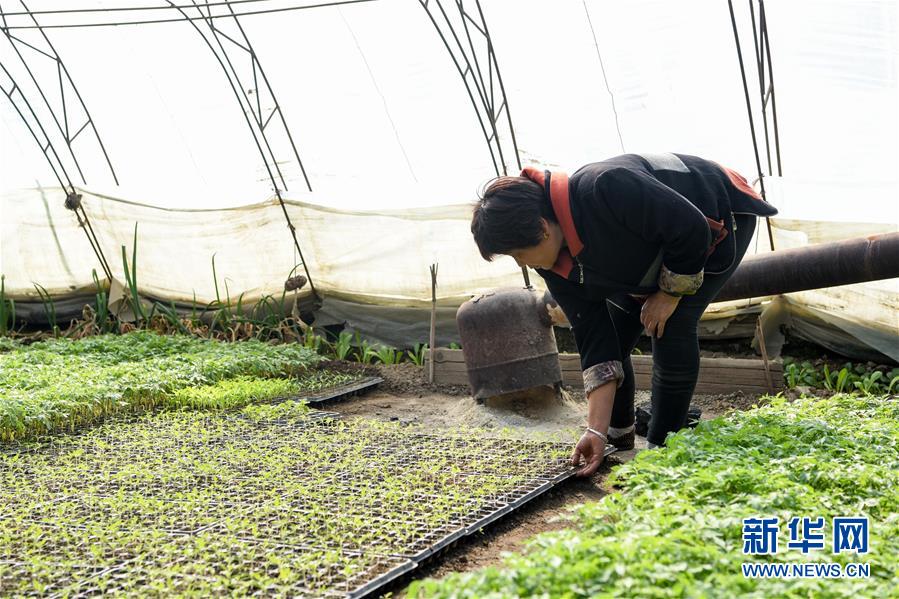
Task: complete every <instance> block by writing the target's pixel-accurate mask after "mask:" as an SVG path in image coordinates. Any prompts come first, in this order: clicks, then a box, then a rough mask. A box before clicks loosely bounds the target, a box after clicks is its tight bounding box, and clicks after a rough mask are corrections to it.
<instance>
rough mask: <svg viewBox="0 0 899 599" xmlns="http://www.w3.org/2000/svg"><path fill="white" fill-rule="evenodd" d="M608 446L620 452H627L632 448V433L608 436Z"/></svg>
mask: <svg viewBox="0 0 899 599" xmlns="http://www.w3.org/2000/svg"><path fill="white" fill-rule="evenodd" d="M609 444H610V445H614V446H615V447H616V448H617V449H618V450H620V451H627V450H628V449H633V448H634V431H631V432H629V433H624V434H623V435H619V436H617V437H613V436H612V435H609Z"/></svg>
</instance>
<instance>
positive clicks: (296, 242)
mask: <svg viewBox="0 0 899 599" xmlns="http://www.w3.org/2000/svg"><path fill="white" fill-rule="evenodd" d="M166 2H168V4H170V5H171V6H172V7H173V8H176V10H178V12H180V13H181V14H182V16H183V17H184V20H186V21H187V22H189V23H190V25H191V27H193V28H194V30H195V31H196V32H197V33H198V34H199V35H200V37H202V38H203V41H204V42H205V43H206V46H207V47H208V48H209V50H210V52H212V54H213V56H215V59H216V61H218V63H219V66H221V67H222V70H223V71H224V73H225V78H226V79H227V80H228V85H230V86H231V91H232V92H233V93H234V97H235V98H236V99H237V103H238V105H239V106H240V112H241V114H242V115H243V117H244V120H245V121H246V123H247V127H249V129H250V134H251V135H252V136H253V142H254V143H255V144H256V149H257V150H258V151H259V154H260V156H262V162H263V165H264V166H265V170H266V172H267V173H268V177H269V180H271V183H272V187H273V188H274V191H275V195H276V197H277V198H278V203H279V204H280V206H281V210H282V212H283V213H284V218H285V219H286V220H287V227H288V229H289V230H290V234H291V237H292V238H293V242H294V247H295V249H296V251H297V253H298V254H299V256H300V262H301V263H302V264H303V270H304V271H305V272H306V278H307V280H308V281H309V289H310V291H312V295H313V297H314V298H315V299H316V300H317V301H321V296H320V295H319V294H318V291H317V290H316V288H315V285H314V284H313V282H312V276H311V275H310V274H309V267H308V266H307V264H306V261H305V259H304V258H303V250H302V248H300V243H299V240H298V239H297V235H296V227H295V226H294V225H293V223H292V222H291V220H290V215H289V214H288V212H287V206H286V205H285V203H284V199H283V198H282V197H281V192H280V190H279V188H278V184H277V181H276V180H275V174H274V173H273V172H272V169H271V166H270V165H269V163H268V159H267V158H266V153H265V150H264V149H263V147H262V143H260V141H259V137H258V135H257V133H256V130H255V129H254V128H253V124H252V122H251V121H250V118H249V117H248V116H247V113H246V111H245V110H244V101H246V102H247V103H249V100H248V99H247V98H246V95H244V96H243V99H241V92H239V91H238V86H237V85H236V83H235V78H236V74H235V78H232V76H231V72H229V70H228V69H229V67H230V68H231V69H232V71H233V65H231V64H230V60H228V58H227V53H226V52H225V51H224V48H222V47H221V41H219V40H218V36H217V35H216V34H215V28H214V27H213V26H212V24H211V16H210V17H206V16H205V15H204V16H203V19H204V21H206V22H207V25H209V26H210V28H211V29H212V30H213V36H215V38H216V42H217V43H218V45H219V47H220V49H221V51H222V53H223V54H225V58H226V60H228V65H227V66H226V64H225V61H223V60H222V57H221V56H219V53H218V52H216V50H215V47H214V46H213V45H212V43H211V42H210V41H209V39H208V38H207V37H206V36H205V35H204V34H203V32H202V31H201V30H200V28H199V27H198V26H197V24H196V23H195V22H194V19H191V18H190V17H189V16H188V15H187V13H186V12H185V11H184V10H182V9H181V8H178V7H177V6H176V5H175V4H174V2H173V0H166ZM194 6H195V7H196V8H197V10H198V11H200V14H201V15H203V13H202V10H201V7H200V6H199V5H197V4H196V2H194ZM234 18H235V19H236V18H237V17H236V16H234ZM250 106H251V111H252V105H250ZM260 135H262V137H263V139H264V138H265V131H264V130H260ZM266 146H268V143H267V141H266ZM268 147H269V149H270V146H268ZM282 182H283V179H282Z"/></svg>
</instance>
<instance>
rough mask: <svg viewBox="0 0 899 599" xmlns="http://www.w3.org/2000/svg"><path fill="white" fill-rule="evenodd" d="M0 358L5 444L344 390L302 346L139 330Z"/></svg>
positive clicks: (12, 351) (340, 378)
mask: <svg viewBox="0 0 899 599" xmlns="http://www.w3.org/2000/svg"><path fill="white" fill-rule="evenodd" d="M2 349H3V351H0V441H11V440H16V439H21V438H27V437H34V436H36V435H40V434H44V433H51V432H56V431H60V430H72V429H74V428H76V427H77V426H80V425H84V424H88V423H92V422H95V421H97V420H100V419H102V418H103V417H105V416H109V415H112V414H122V413H124V414H129V413H133V412H138V411H142V410H146V409H148V408H152V407H157V406H161V407H170V408H217V409H225V408H234V407H239V406H242V405H246V404H248V403H251V402H255V401H263V400H269V399H272V398H276V397H287V396H295V395H297V394H299V393H301V392H312V391H319V390H321V389H322V388H323V387H326V386H332V385H337V384H343V383H346V382H349V381H350V380H353V379H354V378H355V377H354V375H344V374H338V373H330V372H327V371H312V370H309V369H310V367H312V366H314V365H315V364H316V363H318V362H319V361H320V360H321V358H320V357H319V356H318V355H316V354H315V353H314V352H313V351H312V350H309V349H307V348H304V347H302V346H299V345H296V344H285V345H270V344H266V343H262V342H259V341H242V342H238V343H224V342H221V341H215V340H209V339H199V338H195V337H188V336H179V335H158V334H156V333H153V332H147V331H140V332H134V333H129V334H127V335H103V336H97V337H90V338H86V339H83V340H80V341H70V340H67V339H59V340H50V341H44V342H40V343H35V344H33V345H30V346H23V345H21V344H17V343H15V344H13V343H9V344H6V345H5V346H4V347H3V348H2Z"/></svg>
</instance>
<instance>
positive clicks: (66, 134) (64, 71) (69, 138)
mask: <svg viewBox="0 0 899 599" xmlns="http://www.w3.org/2000/svg"><path fill="white" fill-rule="evenodd" d="M19 3H20V4H21V5H22V7H23V8H24V9H25V10H26V11H27V12H28V14H29V16H30V17H31V20H32V21H33V22H34V24H35V27H36V28H37V29H38V31H40V34H41V36H42V37H43V38H44V41H45V42H46V43H47V46H48V47H49V48H50V52H51V53H52V54H51V53H47V52H44V51H43V50H41V49H40V48H36V47H34V46H32V45H31V44H29V43H27V42H25V41H24V40H20V39H19V38H17V37H16V36H14V35H12V34H11V33H10V32H9V29H8V27H7V26H6V25H7V23H6V17H5V15H4V16H3V25H4V26H3V27H0V29H2V30H3V33H4V35H5V36H6V38H7V40H9V43H10V45H12V47H13V50H15V52H16V54H17V55H18V56H19V59H20V60H21V61H22V64H23V65H24V66H25V70H26V71H28V74H29V75H30V76H31V80H32V81H33V82H34V85H35V87H36V88H37V90H38V93H40V95H41V98H42V99H43V100H44V104H45V105H46V106H47V110H48V111H49V112H50V115H51V116H52V117H53V120H54V122H55V123H56V127H57V128H58V129H59V132H60V134H61V135H62V137H63V139H65V141H66V146H67V147H68V149H69V154H70V155H71V157H72V161H73V162H74V163H75V167H76V168H77V169H78V174H79V175H80V176H81V181H82V183H86V181H85V178H84V173H83V171H82V170H81V165H80V164H79V162H78V157H77V156H76V155H75V151H74V149H73V148H72V142H74V141H75V138H76V137H78V135H79V134H80V133H81V132H82V131H84V129H85V128H86V127H88V126H90V128H91V130H92V131H93V132H94V137H96V139H97V143H98V144H99V145H100V151H101V152H103V158H104V159H105V160H106V164H107V166H109V171H110V173H111V174H112V178H113V180H114V181H115V183H116V185H118V184H119V179H118V177H117V176H116V173H115V169H114V168H113V166H112V161H111V160H110V158H109V153H108V152H107V151H106V146H105V144H104V143H103V139H102V138H101V137H100V133H99V131H97V127H96V126H95V125H94V119H93V117H91V113H90V111H89V110H88V109H87V105H86V104H85V103H84V99H83V98H82V96H81V92H80V91H79V90H78V87H77V86H76V85H75V81H74V80H73V79H72V76H71V74H70V73H69V70H68V68H67V67H66V65H65V63H64V62H63V60H62V58H61V57H60V55H59V52H58V51H57V50H56V47H55V46H54V45H53V42H51V41H50V38H49V37H48V36H47V33H46V32H45V31H44V29H43V27H41V25H40V23H38V21H37V18H36V17H35V16H34V15H33V14H32V13H31V11H30V10H29V8H28V6H27V5H26V4H25V2H24V0H19ZM16 42H18V43H20V44H24V45H26V46H28V47H29V48H31V49H32V50H34V51H35V52H38V53H40V54H43V55H44V56H46V57H47V58H48V59H50V60H53V61H54V62H55V63H56V68H57V71H58V73H59V93H60V99H61V100H62V109H63V121H64V123H65V128H64V127H63V124H62V123H60V122H59V118H58V117H57V115H56V111H55V110H54V109H53V106H52V105H51V104H50V101H49V100H48V99H47V96H46V95H45V94H44V90H43V88H42V87H41V85H40V83H38V80H37V77H35V75H34V73H33V72H32V70H31V68H30V67H29V66H28V62H27V61H26V60H25V57H24V56H22V53H21V52H20V51H19V48H18V46H17V45H16ZM63 75H65V78H66V80H67V81H68V83H69V86H70V87H71V88H72V91H74V92H75V97H76V98H77V100H78V103H79V104H80V105H81V109H82V110H83V111H84V114H85V115H86V116H87V122H85V123H84V125H82V126H81V127H80V128H79V129H78V130H77V131H76V132H75V134H74V135H70V131H69V120H68V111H67V108H66V94H65V88H64V87H63V83H62V78H63Z"/></svg>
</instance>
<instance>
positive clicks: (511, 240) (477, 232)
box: [471, 177, 557, 261]
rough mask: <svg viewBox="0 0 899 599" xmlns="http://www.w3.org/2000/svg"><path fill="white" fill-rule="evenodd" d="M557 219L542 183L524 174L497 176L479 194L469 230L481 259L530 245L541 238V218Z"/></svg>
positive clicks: (489, 258) (535, 243) (491, 258)
mask: <svg viewBox="0 0 899 599" xmlns="http://www.w3.org/2000/svg"><path fill="white" fill-rule="evenodd" d="M541 217H542V218H545V219H546V220H548V221H550V222H557V220H556V215H555V214H554V213H553V211H552V207H551V206H550V203H549V201H548V200H547V199H546V195H545V194H544V193H543V187H541V186H540V185H539V184H538V183H535V182H534V181H531V180H530V179H528V178H527V177H497V178H496V179H493V180H491V181H488V182H487V185H486V186H485V188H484V191H483V193H481V194H479V197H478V202H477V204H475V206H474V212H473V214H472V217H471V234H472V235H473V236H474V241H475V243H476V244H477V245H478V250H480V252H481V256H483V257H484V260H487V261H490V260H493V257H494V256H496V255H497V254H508V253H509V252H510V251H511V250H517V249H521V248H528V247H533V246H535V245H537V244H538V243H540V241H541V240H542V239H543V227H542V225H541V223H540V218H541Z"/></svg>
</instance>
